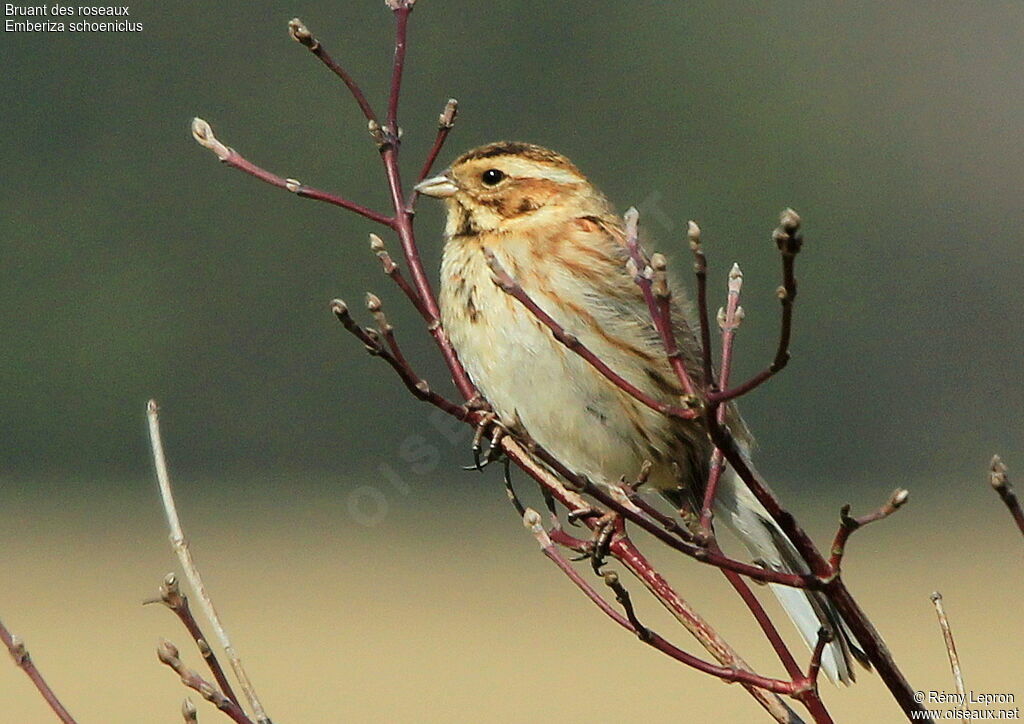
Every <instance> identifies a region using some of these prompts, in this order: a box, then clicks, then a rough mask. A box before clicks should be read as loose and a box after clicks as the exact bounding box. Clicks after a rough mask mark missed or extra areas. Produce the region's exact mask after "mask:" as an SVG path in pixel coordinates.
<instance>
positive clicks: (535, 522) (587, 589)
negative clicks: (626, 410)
mask: <svg viewBox="0 0 1024 724" xmlns="http://www.w3.org/2000/svg"><path fill="white" fill-rule="evenodd" d="M523 523H524V524H525V525H526V527H527V528H528V529H530V531H531V532H532V533H533V535H534V537H535V538H536V539H537V542H538V543H539V544H540V546H541V549H542V550H543V551H544V555H546V556H547V557H548V558H549V559H551V560H552V561H553V562H554V563H555V565H557V566H558V567H559V568H560V569H561V570H562V572H563V573H565V575H566V576H568V577H569V579H570V580H572V582H573V583H575V584H576V585H577V586H578V587H579V589H580V590H581V591H583V593H584V594H586V596H587V598H589V599H590V600H591V601H593V602H594V604H596V605H597V607H598V608H600V609H601V610H602V611H603V612H604V613H605V614H606V615H607V616H608V617H609V618H611V619H612V620H613V621H615V622H616V623H617V624H619V625H620V626H622V627H623V628H624V629H626V630H627V631H630V632H632V633H634V634H637V635H638V637H639V638H640V640H641V641H643V642H644V643H646V644H648V645H649V646H652V647H654V648H656V649H658V650H659V651H661V652H662V653H664V654H666V655H668V656H670V657H671V658H673V659H675V660H676V661H679V662H682V663H684V664H686V665H687V666H691V667H693V668H695V669H697V670H698V671H703V672H704V673H706V674H711V675H712V676H715V677H717V678H719V679H722V680H723V681H730V682H741V683H745V684H750V685H752V686H756V687H758V688H760V689H765V690H767V691H772V692H775V693H777V694H788V695H793V694H794V693H795V691H796V686H797V685H796V684H795V683H794V682H792V681H783V680H781V679H771V678H768V677H766V676H759V675H757V674H754V673H751V672H749V671H743V670H742V669H733V668H727V667H724V666H716V665H715V664H712V663H709V662H707V661H704V660H702V659H699V658H697V657H696V656H693V655H692V654H688V653H687V652H685V651H683V650H681V649H679V648H677V647H675V646H673V645H672V644H671V643H669V642H668V641H666V640H665V639H664V638H662V637H661V636H659V635H658V634H657V633H655V632H654V631H651V630H650V629H647V628H644V629H638V628H637V627H636V625H635V624H634V623H632V622H630V620H629V618H628V617H627V616H623V615H622V614H620V613H619V612H618V611H616V610H615V609H614V608H612V607H611V606H610V605H609V604H608V602H607V601H605V600H604V598H602V597H601V595H600V594H598V593H597V592H596V591H595V590H594V589H593V587H592V586H591V585H590V584H589V583H587V582H586V580H584V578H583V576H581V575H580V573H579V572H578V571H577V570H576V569H575V568H573V567H572V565H571V564H570V563H569V562H568V561H567V560H565V558H564V557H562V555H561V554H560V553H559V552H558V550H557V549H556V548H555V546H554V544H553V543H552V542H551V538H549V537H548V534H547V532H545V530H544V528H543V526H541V524H540V515H539V514H538V513H537V512H536V511H535V510H532V509H529V508H527V510H526V515H524V516H523Z"/></svg>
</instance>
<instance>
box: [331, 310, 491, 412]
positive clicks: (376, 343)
mask: <svg viewBox="0 0 1024 724" xmlns="http://www.w3.org/2000/svg"><path fill="white" fill-rule="evenodd" d="M331 311H332V312H334V316H335V317H337V318H338V321H339V322H341V323H342V325H343V326H344V327H345V329H347V330H348V331H349V332H351V333H352V334H353V335H354V336H355V337H356V338H357V339H358V340H359V341H360V342H362V343H363V346H365V347H366V351H367V352H369V353H370V354H372V355H373V356H375V357H380V358H381V359H383V360H384V361H385V362H387V363H388V364H389V365H391V368H392V369H393V370H395V372H397V373H398V376H399V378H400V379H401V380H402V382H403V383H404V384H405V386H406V388H407V389H408V390H409V391H410V392H411V393H412V394H413V395H414V396H415V397H417V398H419V399H420V400H423V401H424V402H429V403H430V404H432V405H434V406H435V407H437V408H438V409H440V410H444V411H445V412H446V413H448V414H449V415H451V416H453V417H456V418H458V419H459V420H463V421H469V419H470V418H471V417H472V415H471V414H470V412H469V410H467V409H466V407H465V406H464V405H456V404H455V403H454V402H452V401H450V400H448V399H447V398H445V397H444V396H443V395H439V394H438V393H436V392H434V391H433V390H431V389H430V385H429V384H428V383H427V381H426V380H424V379H423V378H422V377H420V376H419V375H418V374H416V372H415V371H414V370H413V369H412V367H410V366H409V363H408V362H407V361H406V360H405V357H404V356H402V357H401V358H398V357H395V355H394V354H392V353H391V351H390V350H389V349H388V348H387V347H385V346H384V345H382V344H381V343H380V340H379V339H377V338H375V337H374V335H373V334H371V330H366V329H363V328H362V327H361V326H359V325H358V324H357V323H356V322H355V320H354V319H352V315H351V314H350V313H349V311H348V305H346V304H345V302H343V301H341V300H340V299H334V300H332V301H331ZM391 338H392V341H394V334H393V333H392V337H391ZM395 345H396V346H397V342H395Z"/></svg>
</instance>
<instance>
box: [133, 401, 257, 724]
mask: <svg viewBox="0 0 1024 724" xmlns="http://www.w3.org/2000/svg"><path fill="white" fill-rule="evenodd" d="M159 410H160V408H159V407H157V404H156V400H150V401H149V404H148V405H147V406H146V415H147V417H148V419H149V441H150V445H151V446H152V448H153V462H154V464H155V466H156V476H157V480H158V482H159V484H160V498H161V500H162V501H163V505H164V512H165V513H166V514H167V526H168V528H169V529H170V531H171V536H170V538H171V547H173V548H174V552H175V553H177V554H178V560H179V561H180V562H181V567H182V569H183V570H184V571H185V577H186V578H187V579H188V582H189V585H190V586H191V587H192V591H193V593H195V595H196V597H197V598H198V599H199V605H200V606H201V607H202V609H203V613H204V614H205V615H206V618H207V619H209V621H210V625H211V626H213V631H214V634H215V635H216V636H217V639H218V641H219V643H220V646H221V648H222V649H223V650H224V655H225V656H227V657H228V661H229V662H230V663H231V669H232V670H233V671H234V673H235V678H237V679H238V684H239V686H240V687H241V689H242V693H244V694H245V697H246V699H247V700H248V702H249V706H251V707H252V711H253V716H254V717H255V719H256V722H257V724H270V718H269V717H268V716H267V714H266V712H265V711H264V709H263V704H261V703H260V699H259V697H258V696H257V694H256V689H255V688H254V687H253V685H252V681H250V679H249V675H248V674H247V673H246V671H245V667H244V666H243V665H242V659H241V658H240V657H239V655H238V654H237V653H236V651H235V648H234V646H232V645H231V639H230V638H229V637H228V633H227V630H225V628H224V624H223V623H222V622H221V620H220V616H218V615H217V609H216V608H215V607H214V605H213V599H212V598H210V594H209V593H208V592H207V590H206V585H205V584H204V583H203V579H202V576H200V575H199V569H198V568H196V564H195V561H194V560H193V558H192V552H191V551H190V550H189V546H188V541H187V540H186V539H185V534H184V532H183V531H182V528H181V520H180V519H179V518H178V509H177V506H176V505H175V503H174V494H173V493H172V492H171V478H170V475H169V474H168V472H167V459H166V457H165V456H164V444H163V439H162V438H161V436H160V412H159ZM229 701H230V700H229Z"/></svg>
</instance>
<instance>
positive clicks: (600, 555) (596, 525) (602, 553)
mask: <svg viewBox="0 0 1024 724" xmlns="http://www.w3.org/2000/svg"><path fill="white" fill-rule="evenodd" d="M595 517H596V520H594V521H593V523H592V530H593V536H592V537H591V539H590V542H589V543H588V544H587V547H586V550H585V551H584V553H583V554H582V555H581V556H579V557H577V558H575V559H574V560H577V561H581V560H584V559H586V558H589V559H590V565H591V567H592V568H593V569H594V572H595V573H597V574H598V575H601V567H602V566H603V565H604V563H605V559H606V558H607V557H608V551H609V550H610V549H611V545H612V541H613V540H614V538H615V534H616V533H618V532H620V531H621V530H622V516H620V515H619V514H618V513H615V512H613V511H601V510H595V509H594V508H588V509H586V510H578V511H573V512H571V513H569V516H568V520H569V522H570V523H575V522H576V521H578V520H581V519H584V518H595Z"/></svg>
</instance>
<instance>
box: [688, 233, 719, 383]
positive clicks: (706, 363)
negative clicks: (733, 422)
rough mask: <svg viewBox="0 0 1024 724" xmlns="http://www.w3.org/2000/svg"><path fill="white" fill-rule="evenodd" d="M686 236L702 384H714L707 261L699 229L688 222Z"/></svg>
mask: <svg viewBox="0 0 1024 724" xmlns="http://www.w3.org/2000/svg"><path fill="white" fill-rule="evenodd" d="M686 236H687V239H688V240H689V243H690V251H691V252H693V273H694V275H695V276H696V277H697V315H698V320H699V323H700V349H701V355H700V357H701V365H702V366H703V368H704V384H705V385H708V386H711V385H714V384H715V375H714V373H713V372H712V369H713V367H714V365H713V364H712V360H711V322H710V321H709V320H708V259H707V257H706V256H705V255H704V248H703V247H702V246H701V239H700V227H699V226H697V222H695V221H693V220H690V221H688V222H687V226H686Z"/></svg>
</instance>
